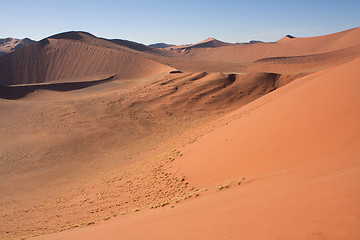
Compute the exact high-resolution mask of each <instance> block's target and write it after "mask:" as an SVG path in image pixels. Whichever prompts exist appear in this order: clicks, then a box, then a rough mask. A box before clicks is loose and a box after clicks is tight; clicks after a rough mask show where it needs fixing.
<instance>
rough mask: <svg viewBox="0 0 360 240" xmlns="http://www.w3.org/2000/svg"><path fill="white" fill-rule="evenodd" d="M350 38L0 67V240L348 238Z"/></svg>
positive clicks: (356, 50) (50, 55)
mask: <svg viewBox="0 0 360 240" xmlns="http://www.w3.org/2000/svg"><path fill="white" fill-rule="evenodd" d="M359 39H360V31H359V28H355V29H350V30H347V31H344V32H339V33H335V34H330V35H326V36H319V37H310V38H299V37H296V38H292V37H290V36H286V37H285V38H283V39H280V40H279V41H277V42H274V43H263V42H256V43H251V44H250V43H243V44H231V43H225V42H221V41H219V40H216V39H212V38H210V39H206V40H204V41H203V42H200V43H197V44H191V45H185V46H171V47H166V48H161V47H159V48H156V47H151V46H145V45H143V44H139V43H135V42H131V41H127V40H120V39H110V40H109V39H103V38H98V37H96V36H94V35H92V34H89V33H85V32H66V33H60V34H56V35H53V36H51V37H48V38H45V39H43V40H42V41H39V42H36V43H34V44H32V45H30V46H26V47H24V48H21V49H18V50H16V51H14V52H12V53H9V54H7V55H5V56H2V57H0V133H1V134H0V142H1V144H0V238H1V239H5V240H10V239H35V240H52V239H54V240H55V239H62V240H63V239H65V240H66V239H69V240H70V239H77V240H81V239H169V238H171V239H259V240H263V239H264V240H265V239H284V240H285V239H299V240H300V239H301V240H302V239H350V240H355V239H356V240H357V239H359V238H360V231H359V224H360V221H359V218H358V216H359V215H360V207H359V204H358V202H360V194H359V193H360V185H359V184H358V182H359V180H360V168H359V159H360V151H359V148H358V146H359V145H360V138H359V136H360V127H359V124H358V122H360V111H359V110H360V94H359V89H360V88H359V87H360V86H359V75H360V72H359V71H360V70H359V66H360V58H359V57H360V55H359V54H360V47H359V46H360V45H359Z"/></svg>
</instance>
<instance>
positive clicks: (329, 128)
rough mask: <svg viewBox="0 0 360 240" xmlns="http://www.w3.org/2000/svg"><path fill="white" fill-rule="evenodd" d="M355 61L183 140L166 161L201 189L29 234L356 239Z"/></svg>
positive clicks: (358, 107) (358, 113)
mask: <svg viewBox="0 0 360 240" xmlns="http://www.w3.org/2000/svg"><path fill="white" fill-rule="evenodd" d="M359 65H360V60H359V59H358V60H355V61H352V62H350V63H347V64H344V65H341V66H338V67H336V68H334V69H330V70H326V71H323V72H319V73H315V74H312V75H309V76H306V77H303V78H300V79H298V80H296V81H294V82H293V83H291V84H289V85H287V86H285V87H283V88H281V89H279V90H278V91H275V92H273V93H270V94H268V95H266V96H264V97H262V98H260V99H258V100H256V101H254V102H252V103H250V104H248V105H246V106H245V107H243V108H240V109H238V110H237V111H235V112H233V113H231V114H230V115H227V116H226V117H225V118H224V119H223V120H222V121H223V122H224V123H225V125H224V126H222V127H220V128H216V129H214V130H213V131H212V132H211V133H209V134H206V135H205V136H203V137H201V138H199V139H198V140H197V142H195V143H193V144H190V145H188V146H187V147H185V148H184V149H182V150H181V154H182V155H181V156H179V157H176V159H175V160H174V161H173V162H171V163H169V164H167V165H165V168H167V171H170V172H172V173H174V174H175V176H184V178H185V179H186V181H189V182H191V184H194V186H198V187H207V188H208V193H207V194H205V195H204V196H202V197H200V198H199V199H196V200H192V201H188V202H185V203H183V204H182V205H177V206H176V207H175V208H174V209H171V208H165V210H166V211H163V209H159V210H155V211H144V212H143V213H141V214H130V215H126V216H124V217H120V218H118V219H114V220H113V221H110V222H106V223H103V224H100V225H98V226H94V227H89V228H83V229H74V230H70V231H66V232H62V233H58V234H51V235H45V236H42V237H38V238H35V239H38V240H40V239H46V240H50V239H78V240H79V239H80V240H81V239H98V238H100V237H101V238H109V239H110V238H114V239H121V238H127V239H144V238H150V239H151V238H157V239H168V238H169V237H171V238H172V239H221V238H223V239H231V238H244V239H321V238H323V239H350V240H351V239H353V240H355V239H359V237H360V230H359V220H358V215H359V214H360V207H359V204H358V203H359V201H360V194H359V193H360V189H359V184H358V182H359V180H360V179H359V176H360V164H359V159H360V150H359V147H358V146H359V145H360V138H359V136H360V125H359V124H358V120H359V118H360V97H359V96H360V95H359V89H360V85H359V81H358V76H359V74H360V70H359ZM221 186H222V188H220V187H221ZM218 189H222V190H218Z"/></svg>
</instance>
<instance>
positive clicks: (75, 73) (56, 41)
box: [0, 32, 171, 85]
mask: <svg viewBox="0 0 360 240" xmlns="http://www.w3.org/2000/svg"><path fill="white" fill-rule="evenodd" d="M103 42H105V43H104V44H103V46H101V44H102V43H103ZM106 44H111V43H108V42H107V41H106V40H101V39H97V38H96V37H93V36H92V35H89V34H83V33H82V34H79V33H73V32H70V33H65V34H60V35H56V36H53V37H50V38H48V39H44V40H42V41H40V42H37V43H35V44H33V45H31V46H28V47H26V48H23V49H20V50H19V51H16V52H14V53H10V54H8V55H6V56H3V57H2V58H1V59H0V82H1V84H2V85H13V84H29V83H44V82H54V81H69V80H72V81H74V80H76V79H79V78H92V77H97V76H99V75H111V74H116V76H117V78H119V79H126V78H128V79H129V78H139V77H145V76H149V75H152V74H159V73H161V72H166V71H169V70H170V69H171V68H169V67H167V66H164V65H162V64H159V63H156V62H153V61H151V60H148V59H145V58H143V57H141V56H138V55H136V54H134V53H132V52H130V51H128V50H127V49H120V48H118V49H111V48H109V45H106ZM110 47H111V46H110Z"/></svg>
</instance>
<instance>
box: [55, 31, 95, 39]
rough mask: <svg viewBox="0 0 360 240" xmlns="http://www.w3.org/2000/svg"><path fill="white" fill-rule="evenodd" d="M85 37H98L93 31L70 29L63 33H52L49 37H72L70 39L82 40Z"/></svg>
mask: <svg viewBox="0 0 360 240" xmlns="http://www.w3.org/2000/svg"><path fill="white" fill-rule="evenodd" d="M84 37H94V38H96V37H95V36H94V35H92V34H91V33H88V32H83V31H69V32H63V33H58V34H55V35H52V36H50V37H48V38H52V39H70V40H81V39H83V38H84Z"/></svg>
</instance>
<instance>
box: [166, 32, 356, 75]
mask: <svg viewBox="0 0 360 240" xmlns="http://www.w3.org/2000/svg"><path fill="white" fill-rule="evenodd" d="M359 39H360V28H354V29H350V30H347V31H343V32H339V33H334V34H330V35H326V36H319V37H309V38H289V37H284V38H283V39H281V40H279V41H277V42H275V43H269V42H267V43H266V42H264V43H261V42H260V43H256V44H225V45H220V46H217V47H211V46H208V45H207V44H208V43H211V42H213V41H217V40H213V39H208V40H205V41H204V43H199V44H194V45H188V46H178V47H173V48H174V50H172V51H170V53H173V54H177V55H180V57H178V58H166V59H159V61H161V62H163V63H165V64H167V65H171V66H173V67H175V68H177V69H179V70H182V71H194V69H196V68H197V69H201V70H202V71H207V72H210V71H227V72H259V71H264V72H269V71H270V72H276V73H295V72H297V73H301V72H317V71H319V70H323V69H326V68H328V67H333V66H336V65H339V64H342V63H345V62H347V61H351V60H354V59H356V58H357V57H359V54H358V51H359V48H360V45H359ZM203 44H204V47H197V46H203ZM206 46H207V47H206ZM177 48H178V49H177ZM349 48H351V49H352V50H351V53H350V55H347V54H349V52H347V50H346V49H349ZM353 51H354V52H353ZM332 52H339V54H340V55H339V56H337V55H334V54H333V55H331V54H329V55H328V56H326V59H325V58H323V57H321V58H320V59H321V61H322V62H320V63H318V62H317V61H315V62H314V57H313V56H314V55H321V56H324V55H323V54H325V55H326V54H328V53H332ZM345 52H347V53H345ZM285 57H286V58H288V57H301V58H304V61H302V62H299V63H298V64H297V65H296V64H293V63H291V65H283V66H281V64H277V65H276V66H274V65H269V64H264V63H262V64H256V66H255V68H254V66H253V63H254V62H257V61H259V60H261V59H269V58H271V59H274V58H285ZM344 57H345V59H344ZM305 58H309V60H308V59H305ZM310 61H313V62H312V64H308V63H309V62H310ZM288 66H290V67H291V69H290V70H288ZM223 69H224V70H223ZM270 69H272V70H270Z"/></svg>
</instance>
